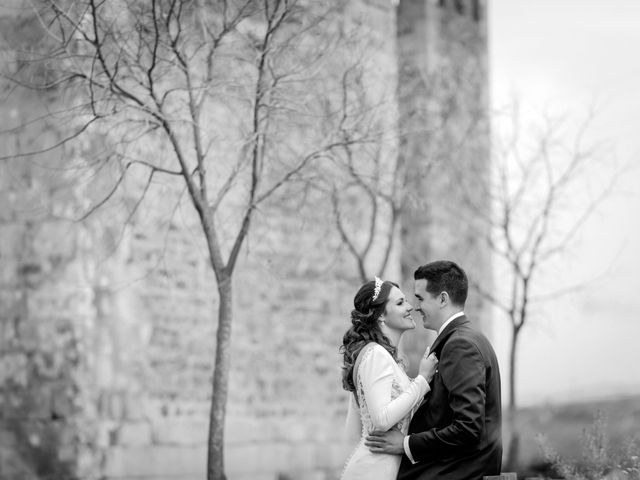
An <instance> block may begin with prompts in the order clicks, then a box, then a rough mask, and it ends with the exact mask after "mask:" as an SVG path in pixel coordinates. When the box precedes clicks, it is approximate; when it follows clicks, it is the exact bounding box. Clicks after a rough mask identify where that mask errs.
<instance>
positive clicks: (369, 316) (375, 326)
mask: <svg viewBox="0 0 640 480" xmlns="http://www.w3.org/2000/svg"><path fill="white" fill-rule="evenodd" d="M376 287H378V289H377V288H376ZM393 287H398V285H397V284H395V283H393V282H388V281H384V282H381V284H380V280H378V282H377V285H376V281H375V280H372V281H370V282H367V283H365V284H364V285H362V287H360V290H358V293H356V296H355V297H354V299H353V306H354V309H353V310H351V327H350V328H349V329H348V330H347V332H346V333H345V334H344V336H343V337H342V345H341V346H340V353H342V355H343V365H342V387H343V388H344V389H345V390H347V391H349V392H355V390H356V386H355V385H354V383H353V367H354V364H355V362H356V358H358V354H359V353H360V351H361V350H362V348H363V347H364V346H365V345H366V344H367V343H370V342H376V343H378V344H380V345H382V346H383V347H384V348H385V349H386V350H387V351H388V352H389V353H390V354H391V356H392V357H393V358H395V359H396V360H397V357H396V354H397V352H396V348H395V347H394V346H393V345H392V344H391V342H390V341H389V339H388V338H387V337H386V336H385V335H384V334H383V333H382V330H380V324H379V323H378V320H379V319H380V317H381V316H382V315H383V314H384V313H385V306H386V304H387V300H388V299H389V292H390V291H391V288H393ZM398 288H399V287H398ZM376 290H377V291H376Z"/></svg>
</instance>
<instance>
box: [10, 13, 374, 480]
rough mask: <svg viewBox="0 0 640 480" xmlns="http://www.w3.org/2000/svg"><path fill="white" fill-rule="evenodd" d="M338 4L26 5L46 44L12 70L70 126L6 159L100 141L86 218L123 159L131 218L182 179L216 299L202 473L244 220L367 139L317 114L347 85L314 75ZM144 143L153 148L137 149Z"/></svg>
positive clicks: (221, 396) (215, 448)
mask: <svg viewBox="0 0 640 480" xmlns="http://www.w3.org/2000/svg"><path fill="white" fill-rule="evenodd" d="M337 8H338V7H337V6H336V5H332V8H327V7H326V6H325V4H324V3H323V2H320V3H318V2H315V3H314V2H302V1H296V0H264V1H259V0H240V1H227V0H223V1H220V2H214V3H208V2H203V1H198V0H196V1H194V0H151V1H141V0H140V1H124V0H122V1H115V2H105V1H99V0H43V1H41V2H39V3H38V4H37V7H34V11H35V12H36V14H37V18H38V19H39V21H40V23H41V25H42V27H43V30H44V32H45V36H44V39H42V41H41V42H40V44H39V45H38V47H39V48H38V49H31V50H30V51H29V52H28V59H27V61H24V62H23V63H21V65H20V66H21V67H22V69H23V71H22V73H21V74H20V75H12V77H11V80H12V81H13V82H14V83H15V84H18V85H21V86H23V87H26V88H30V89H38V90H42V91H45V92H51V91H55V92H57V93H58V94H60V95H62V92H64V101H62V102H61V103H63V105H62V107H63V111H64V116H65V123H68V125H73V126H74V128H73V129H71V128H67V129H65V132H66V133H65V136H64V138H62V139H61V140H60V141H56V142H54V143H52V144H51V145H48V146H46V147H45V148H43V149H40V150H38V151H33V152H32V151H29V152H27V151H21V152H19V153H18V154H17V155H14V157H16V156H17V157H19V156H29V155H32V154H43V153H47V152H50V151H52V150H54V149H56V148H59V147H62V146H64V145H66V144H67V143H68V142H70V141H71V140H74V139H77V138H82V137H85V136H87V135H98V134H101V135H104V136H106V137H108V141H107V143H108V145H109V147H108V148H107V149H105V155H104V156H102V157H101V158H99V159H96V160H95V164H94V166H96V168H102V167H103V165H104V164H105V163H109V164H110V165H111V166H112V169H113V170H114V171H116V172H117V173H116V176H115V179H114V182H113V184H112V186H111V187H110V188H109V189H108V191H107V192H106V194H105V195H104V196H103V197H102V198H100V199H98V200H97V201H96V202H95V204H94V205H92V206H91V208H89V209H88V211H87V212H85V214H84V216H85V217H86V216H88V215H90V214H91V213H92V212H94V211H95V210H96V209H98V208H100V207H101V206H103V205H104V204H106V203H107V202H109V201H110V200H111V199H112V198H113V195H114V194H115V192H116V191H118V189H119V188H120V187H121V186H122V184H123V182H124V180H125V178H126V176H127V175H128V174H130V172H131V170H132V167H134V166H135V167H136V168H138V169H143V170H146V172H147V174H146V179H145V181H144V182H142V184H140V191H139V199H138V200H137V201H136V202H135V206H134V207H135V208H134V209H133V211H134V212H135V209H136V208H137V206H138V205H139V203H140V202H141V201H142V198H143V197H144V195H145V192H146V191H147V189H148V188H149V185H150V184H151V183H152V181H153V180H154V178H155V177H158V176H161V175H166V176H170V177H173V178H177V179H180V181H181V182H183V184H184V188H185V190H186V192H187V193H188V197H189V199H190V200H191V203H192V204H193V207H194V209H195V211H196V212H197V216H198V219H199V222H200V225H201V227H202V233H203V236H204V239H205V241H206V246H207V249H208V255H209V262H210V266H211V269H212V271H213V272H214V274H215V279H216V288H217V296H218V311H217V315H216V316H215V317H216V318H217V335H216V348H215V364H214V370H213V384H212V397H211V410H210V429H209V442H208V466H207V478H208V479H210V480H213V479H216V480H218V479H223V478H225V475H224V463H223V458H224V455H223V453H224V452H223V444H224V442H223V441H224V423H225V414H226V413H225V412H226V403H227V390H228V381H229V371H230V360H231V359H230V342H231V327H232V320H233V308H232V305H233V302H232V300H233V297H234V290H233V277H234V271H235V267H236V264H237V260H238V256H239V254H240V252H241V249H242V247H243V244H244V243H245V240H246V238H247V235H248V233H249V231H250V228H251V224H252V219H253V217H254V215H255V214H256V211H257V209H258V208H259V207H262V206H264V205H267V202H266V201H267V200H268V199H270V198H272V197H273V196H274V195H275V194H276V193H277V192H278V191H279V190H280V189H282V188H283V187H284V186H285V185H287V184H288V183H290V182H293V181H295V180H296V179H297V178H298V177H299V176H300V175H301V174H302V173H303V172H304V170H305V169H306V168H307V167H309V166H310V165H312V164H317V163H319V162H321V161H323V160H324V159H326V158H329V157H332V156H333V155H334V154H335V152H336V151H337V150H339V149H342V150H344V149H347V150H348V149H349V148H350V146H352V145H355V144H358V143H362V142H365V141H366V138H365V137H366V136H367V135H368V134H369V132H364V133H362V132H357V131H352V132H348V128H349V127H348V126H347V125H348V122H346V117H345V112H344V111H343V112H341V114H340V115H337V114H335V113H331V112H329V113H327V112H326V111H325V110H324V109H323V108H322V100H321V99H322V98H323V97H324V96H325V95H328V96H331V95H333V94H334V92H333V91H332V89H333V88H335V91H336V92H339V91H344V89H345V88H347V89H348V88H352V87H351V86H350V85H347V84H348V83H349V81H348V80H347V83H345V82H344V81H343V82H342V84H340V75H337V78H338V82H337V84H336V85H335V86H334V85H333V83H332V81H331V78H329V76H328V75H327V74H323V73H322V72H326V71H331V69H328V68H326V67H327V63H328V62H330V61H331V58H332V56H331V55H330V53H331V52H334V51H335V50H336V49H338V48H339V41H340V39H339V37H338V36H332V35H331V32H330V28H329V27H328V26H327V25H328V23H329V22H328V20H330V19H331V15H333V14H335V13H336V12H337V10H336V9H337ZM36 69H37V75H35V74H34V71H35V70H36ZM25 72H27V73H25ZM29 72H30V73H29ZM332 75H334V74H332ZM350 114H351V112H347V113H346V115H350ZM48 118H49V119H50V118H51V117H50V116H48ZM319 126H320V127H321V128H318V127H319ZM104 132H109V133H107V134H105V133H104ZM150 142H152V143H155V144H157V145H158V148H155V149H153V154H147V155H144V154H141V153H140V152H142V151H144V146H145V145H146V144H149V143H150ZM134 212H132V213H131V215H132V214H133V213H134Z"/></svg>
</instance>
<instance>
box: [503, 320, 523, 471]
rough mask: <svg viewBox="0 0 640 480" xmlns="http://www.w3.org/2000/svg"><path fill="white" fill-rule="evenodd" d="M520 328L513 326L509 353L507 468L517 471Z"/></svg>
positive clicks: (518, 449) (518, 451)
mask: <svg viewBox="0 0 640 480" xmlns="http://www.w3.org/2000/svg"><path fill="white" fill-rule="evenodd" d="M519 333H520V329H519V328H517V327H515V326H514V328H513V336H512V337H511V352H510V353H509V410H508V412H507V425H508V427H509V433H510V435H509V445H508V447H507V461H506V469H507V470H509V471H515V470H516V469H517V466H518V465H517V464H518V457H519V453H520V433H519V432H518V425H517V403H516V354H517V351H518V334H519Z"/></svg>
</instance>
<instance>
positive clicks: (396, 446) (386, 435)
mask: <svg viewBox="0 0 640 480" xmlns="http://www.w3.org/2000/svg"><path fill="white" fill-rule="evenodd" d="M364 444H365V446H367V447H368V448H369V450H371V451H372V452H373V453H391V454H395V455H402V454H403V453H404V434H403V433H402V432H401V431H400V430H398V429H396V428H393V429H391V430H388V431H386V432H372V433H370V434H369V435H367V436H366V437H365V439H364Z"/></svg>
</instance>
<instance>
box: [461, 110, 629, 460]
mask: <svg viewBox="0 0 640 480" xmlns="http://www.w3.org/2000/svg"><path fill="white" fill-rule="evenodd" d="M506 118H507V120H508V121H507V122H506V123H504V122H502V121H501V120H503V119H502V118H498V119H497V121H496V125H497V131H496V133H495V138H496V139H497V140H496V141H495V144H494V149H493V156H492V159H493V162H494V165H493V170H494V175H493V178H492V179H491V181H490V182H489V183H488V185H486V186H485V187H484V188H486V195H488V197H489V198H490V199H491V202H492V211H490V212H484V211H476V212H475V214H476V215H477V217H478V218H481V219H482V220H483V222H488V223H489V224H490V226H491V229H490V235H485V236H484V237H483V240H484V241H486V242H487V244H488V246H489V248H490V249H491V251H492V252H493V255H494V258H495V260H496V278H497V279H499V280H498V282H499V284H498V285H496V286H495V291H489V290H487V289H486V287H485V286H484V285H483V284H482V283H480V282H473V285H472V287H473V288H474V289H475V290H476V291H477V292H478V293H479V294H480V295H481V296H482V297H484V298H485V299H486V300H488V301H489V302H490V303H491V304H492V305H493V306H495V307H496V308H497V309H498V310H499V311H500V312H501V313H502V314H504V316H505V317H506V318H507V320H508V321H509V325H510V327H511V340H510V346H509V364H508V374H507V375H508V382H509V392H508V399H509V407H508V412H507V421H508V424H509V425H510V430H511V437H510V443H509V447H508V450H507V458H506V466H507V468H510V469H513V468H514V467H516V466H517V462H518V449H519V434H518V431H517V426H516V414H517V408H518V402H517V397H516V391H517V375H516V371H517V358H518V346H519V343H518V342H519V340H520V335H521V333H522V331H523V329H524V327H525V325H527V324H528V323H530V321H531V318H532V316H531V309H532V305H533V304H535V302H536V301H540V300H541V297H540V296H537V292H539V290H540V289H539V286H540V282H542V281H543V278H544V277H543V275H542V274H543V272H544V270H545V267H547V266H549V264H550V262H552V261H553V260H557V259H559V258H562V255H563V254H566V253H567V252H568V251H569V250H570V248H571V247H572V246H573V245H575V240H576V237H577V235H578V233H579V232H580V230H581V228H582V227H583V226H584V224H585V222H586V221H587V220H588V219H590V218H591V217H592V216H593V215H594V213H595V212H596V211H597V208H598V207H599V206H600V205H601V204H602V203H603V201H604V200H605V199H606V198H607V197H608V196H609V195H610V194H611V193H612V190H613V188H614V185H615V182H616V179H617V176H618V171H617V169H615V168H611V164H610V163H609V164H608V163H607V162H610V160H611V158H610V156H609V155H608V154H607V152H606V151H605V150H604V149H603V148H601V147H600V146H594V145H593V144H591V143H589V142H588V140H587V138H586V137H587V133H588V132H589V127H590V126H591V124H592V121H593V114H590V115H589V116H588V118H587V119H586V120H585V121H584V122H582V123H581V124H580V125H578V127H577V128H574V129H573V130H572V128H571V127H572V124H571V123H570V122H569V121H568V119H566V118H555V117H552V116H545V117H544V118H543V120H542V121H541V122H540V123H539V125H534V126H532V127H530V126H528V127H527V128H526V129H525V128H524V127H523V125H521V122H522V114H521V113H520V111H519V109H518V108H517V106H516V108H514V109H513V110H512V111H510V112H509V115H507V117H506ZM525 131H526V132H527V134H525V133H524V132H525ZM594 179H595V181H594ZM562 288H563V287H557V290H558V291H559V290H561V289H562Z"/></svg>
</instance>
